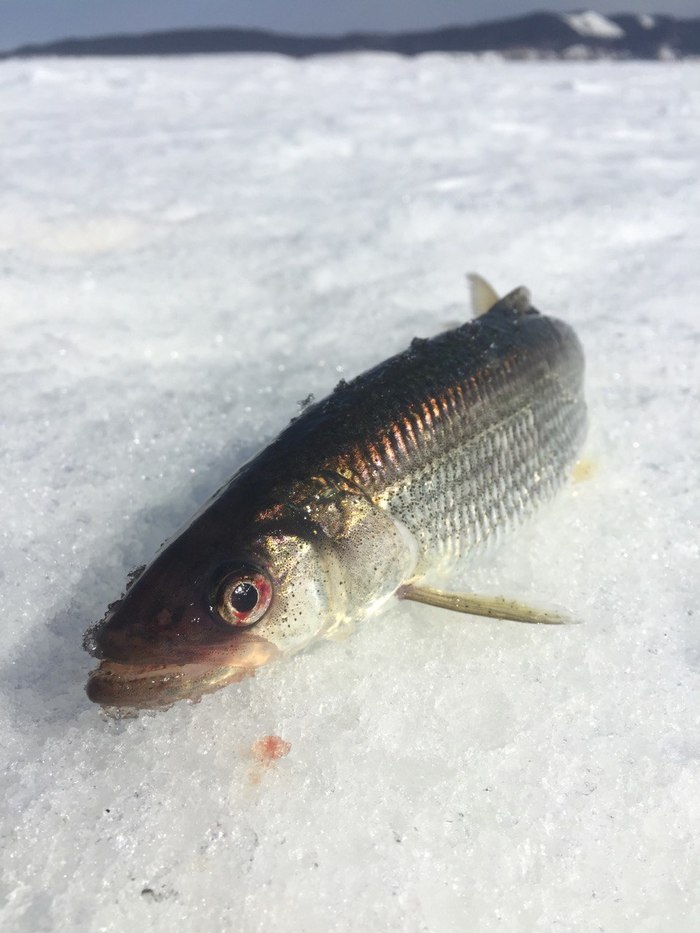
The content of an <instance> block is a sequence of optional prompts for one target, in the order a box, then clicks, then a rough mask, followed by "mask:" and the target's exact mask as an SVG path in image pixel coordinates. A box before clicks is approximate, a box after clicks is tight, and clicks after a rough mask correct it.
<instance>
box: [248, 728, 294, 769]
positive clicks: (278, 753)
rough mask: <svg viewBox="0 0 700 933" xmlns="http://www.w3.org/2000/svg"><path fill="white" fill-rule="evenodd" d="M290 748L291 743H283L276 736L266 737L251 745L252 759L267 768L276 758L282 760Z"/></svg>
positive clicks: (282, 740)
mask: <svg viewBox="0 0 700 933" xmlns="http://www.w3.org/2000/svg"><path fill="white" fill-rule="evenodd" d="M291 748H292V744H291V742H285V741H284V739H281V738H280V737H279V736H278V735H266V736H264V737H263V738H262V739H258V741H257V742H255V743H254V744H253V748H252V752H253V758H255V760H256V761H259V762H260V764H261V765H263V766H267V765H270V764H272V762H273V761H277V759H278V758H284V756H285V755H288V754H289V752H290V750H291Z"/></svg>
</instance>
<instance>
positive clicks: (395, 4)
mask: <svg viewBox="0 0 700 933" xmlns="http://www.w3.org/2000/svg"><path fill="white" fill-rule="evenodd" d="M583 6H585V4H584V3H581V4H577V3H576V2H575V0H574V2H572V3H566V2H563V3H562V4H561V6H559V5H557V4H554V5H548V4H546V3H541V2H538V0H503V2H500V3H493V2H489V0H471V2H460V0H430V2H427V0H295V2H293V3H292V2H290V0H150V2H146V3H144V2H143V0H120V2H118V3H115V2H113V0H3V3H2V20H1V22H0V49H10V48H13V47H15V46H17V45H20V44H22V43H26V42H46V41H50V40H52V39H61V38H67V37H69V36H94V35H102V34H106V33H115V32H145V31H150V30H155V29H176V28H184V27H188V26H244V27H260V28H265V29H273V30H277V31H280V32H300V33H341V32H347V31H349V30H382V31H396V30H404V29H424V28H430V27H435V26H445V25H451V24H455V23H470V22H477V21H479V20H490V19H498V18H501V17H505V16H514V15H519V14H522V13H527V12H530V11H531V10H533V9H545V8H547V7H549V8H551V9H563V10H571V9H577V8H581V7H583ZM594 8H595V9H596V10H598V11H599V12H601V13H606V12H607V13H614V12H619V11H621V10H624V11H626V12H640V13H650V12H651V13H670V14H673V15H676V16H697V15H698V4H697V0H656V2H655V0H641V2H640V0H609V2H606V0H598V2H596V3H595V5H594Z"/></svg>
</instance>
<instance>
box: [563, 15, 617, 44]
mask: <svg viewBox="0 0 700 933" xmlns="http://www.w3.org/2000/svg"><path fill="white" fill-rule="evenodd" d="M562 19H563V20H564V21H565V22H566V23H568V25H569V26H571V28H572V29H574V30H575V31H576V32H577V33H578V34H579V35H581V36H595V37H596V38H598V39H621V38H622V36H624V34H625V30H624V29H622V27H621V26H618V25H617V23H615V22H613V20H611V19H608V18H607V16H603V15H602V13H596V12H595V11H593V10H586V11H585V12H583V13H564V14H563V15H562Z"/></svg>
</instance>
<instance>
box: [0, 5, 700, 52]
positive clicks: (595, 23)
mask: <svg viewBox="0 0 700 933" xmlns="http://www.w3.org/2000/svg"><path fill="white" fill-rule="evenodd" d="M368 50H371V51H377V52H393V53H394V54H397V55H421V54H423V53H426V52H454V53H460V52H462V53H483V52H498V53H501V54H502V55H504V56H506V57H508V58H620V59H633V58H642V59H650V58H652V59H668V58H687V57H693V56H700V17H698V18H697V19H675V18H674V17H672V16H665V15H663V16H662V15H660V16H652V15H649V14H634V13H621V14H617V15H615V16H603V15H601V14H600V13H594V12H590V11H589V12H580V13H562V14H557V13H531V14H529V15H528V16H522V17H517V18H514V19H502V20H496V21H494V22H488V23H478V24H476V25H474V26H450V27H445V28H444V29H433V30H428V31H424V32H405V33H359V32H358V33H349V34H347V35H343V36H294V35H282V34H278V33H273V32H265V31H263V30H252V29H223V28H222V29H187V30H173V31H169V32H153V33H147V34H144V35H113V36H100V37H97V38H93V39H64V40H62V41H60V42H49V43H46V44H45V45H25V46H22V47H21V48H18V49H14V50H12V51H9V52H5V53H1V54H0V58H5V59H6V58H29V57H35V56H49V55H61V56H85V55H97V56H114V55H203V54H211V53H224V52H228V53H238V54H240V53H251V52H272V53H277V54H280V55H288V56H291V57H293V58H307V57H309V56H312V55H334V54H338V53H342V52H360V51H368Z"/></svg>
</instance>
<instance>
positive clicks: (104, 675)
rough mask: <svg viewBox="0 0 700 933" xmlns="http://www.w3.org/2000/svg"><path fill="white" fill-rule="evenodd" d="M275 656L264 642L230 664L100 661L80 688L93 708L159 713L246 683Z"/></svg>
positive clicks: (218, 657) (219, 657)
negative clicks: (177, 704) (233, 684)
mask: <svg viewBox="0 0 700 933" xmlns="http://www.w3.org/2000/svg"><path fill="white" fill-rule="evenodd" d="M278 653H279V652H278V650H277V649H276V648H275V647H274V645H272V644H271V643H270V642H268V641H266V640H265V639H262V638H260V639H256V641H255V643H254V645H250V646H249V647H248V650H247V651H246V652H245V657H240V656H239V655H240V652H236V654H235V655H234V656H233V657H231V658H230V659H228V658H226V657H225V655H224V654H223V653H222V652H216V653H215V654H214V656H213V657H211V658H210V659H206V658H204V659H197V660H195V661H191V662H187V663H168V664H137V663H125V662H123V661H110V660H105V661H102V662H101V664H100V666H99V667H98V668H96V669H95V670H94V671H91V672H90V674H89V676H88V682H87V685H86V687H85V690H86V692H87V695H88V697H89V699H90V700H92V702H93V703H99V704H100V706H103V707H106V708H113V709H116V710H117V711H118V710H122V709H125V710H129V709H131V710H135V709H165V708H167V707H169V706H172V704H173V703H176V702H177V701H178V700H188V699H189V700H198V699H200V697H202V696H203V695H204V694H206V693H212V692H213V691H214V690H218V689H219V688H220V687H224V686H226V684H230V683H235V682H237V681H240V680H243V679H244V678H246V677H251V676H252V675H253V674H254V673H255V671H256V670H257V668H259V667H262V666H263V665H264V664H267V662H268V661H270V660H271V659H272V658H273V657H275V656H276V655H277V654H278Z"/></svg>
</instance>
